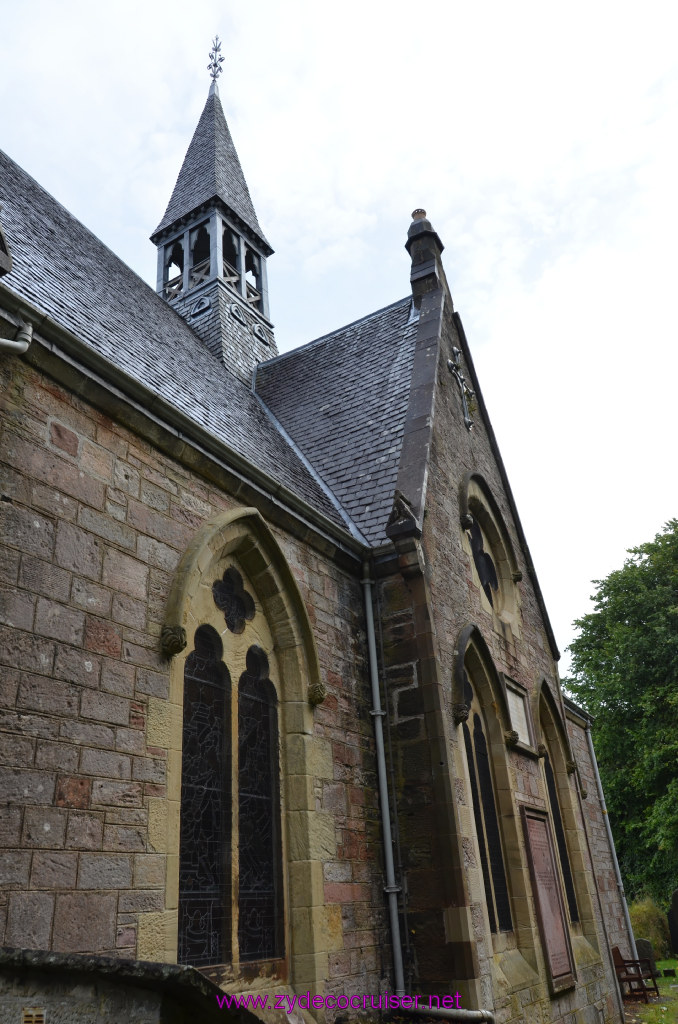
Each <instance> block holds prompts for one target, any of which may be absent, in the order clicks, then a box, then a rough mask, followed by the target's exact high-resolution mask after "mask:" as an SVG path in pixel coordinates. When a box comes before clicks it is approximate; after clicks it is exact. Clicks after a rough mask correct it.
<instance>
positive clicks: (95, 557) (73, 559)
mask: <svg viewBox="0 0 678 1024" xmlns="http://www.w3.org/2000/svg"><path fill="white" fill-rule="evenodd" d="M102 551H103V545H102V543H101V541H100V540H99V539H98V538H97V537H93V536H92V535H91V533H86V532H85V531H84V530H81V529H80V528H79V527H77V526H72V525H71V524H70V523H65V522H61V523H59V526H58V528H57V534H56V548H55V555H56V560H57V562H58V563H59V565H61V566H63V567H64V569H69V570H72V571H73V572H76V573H78V574H79V575H81V576H87V577H88V578H89V579H94V580H96V579H99V578H100V577H101V558H102Z"/></svg>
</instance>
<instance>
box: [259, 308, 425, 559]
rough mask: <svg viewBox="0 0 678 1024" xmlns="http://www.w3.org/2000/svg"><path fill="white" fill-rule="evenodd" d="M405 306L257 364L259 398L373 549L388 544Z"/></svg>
mask: <svg viewBox="0 0 678 1024" xmlns="http://www.w3.org/2000/svg"><path fill="white" fill-rule="evenodd" d="M411 308H412V300H411V299H410V298H407V299H402V300H401V301H400V302H396V303H394V305H392V306H387V307H386V308H385V309H381V310H379V311H378V312H376V313H372V314H371V315H370V316H366V317H365V318H364V319H362V320H358V321H356V322H355V323H352V324H349V326H348V327H342V328H341V329H340V330H338V331H334V332H333V333H332V334H328V335H326V336H325V337H323V338H318V339H317V340H316V341H313V342H311V343H310V344H309V345H306V346H304V347H303V348H299V349H294V350H293V351H292V352H286V353H284V354H283V355H281V356H278V357H277V358H276V359H272V360H269V361H268V362H265V363H260V364H259V366H258V368H257V376H256V391H257V394H258V395H260V397H261V398H262V399H263V401H264V402H266V404H267V406H268V407H269V408H270V410H271V412H272V413H273V415H274V416H275V417H276V419H277V420H278V421H279V422H280V424H281V425H282V427H283V428H284V429H285V431H286V432H287V433H288V434H289V435H290V437H291V438H292V439H293V441H294V442H295V444H296V445H297V446H298V447H299V449H300V450H301V452H302V453H303V454H304V455H305V456H306V458H307V459H308V460H309V462H310V463H311V464H312V465H313V468H314V469H315V470H316V471H317V472H318V474H319V475H320V477H321V478H322V479H323V480H324V481H325V483H326V484H327V485H328V486H329V487H330V489H331V490H332V492H333V493H334V494H335V495H336V497H337V498H338V499H339V501H340V502H341V504H342V507H343V508H344V509H345V510H346V511H347V512H348V514H349V515H350V517H351V519H352V520H353V522H354V523H355V524H356V525H357V526H358V528H359V529H360V531H361V532H362V533H363V535H364V536H365V537H366V539H367V540H368V541H369V542H370V543H371V544H380V543H383V542H384V541H386V539H387V538H386V534H385V532H384V529H385V526H386V523H387V521H388V517H389V514H390V512H391V507H392V504H393V496H394V491H395V486H396V478H397V475H398V461H399V458H400V449H401V447H402V438H403V427H404V423H405V414H406V412H407V404H408V399H409V394H410V380H411V377H412V361H413V355H414V343H415V334H416V329H417V320H416V319H414V318H412V317H411Z"/></svg>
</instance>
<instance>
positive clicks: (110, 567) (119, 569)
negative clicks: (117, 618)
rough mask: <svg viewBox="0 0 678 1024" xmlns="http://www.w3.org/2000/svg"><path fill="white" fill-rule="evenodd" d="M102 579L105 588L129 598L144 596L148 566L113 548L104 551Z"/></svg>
mask: <svg viewBox="0 0 678 1024" xmlns="http://www.w3.org/2000/svg"><path fill="white" fill-rule="evenodd" d="M102 578H103V582H104V583H105V584H106V586H108V587H112V588H113V589H114V590H117V591H120V592H122V593H123V594H128V595H129V596H130V597H136V598H144V597H145V596H146V587H147V584H148V566H146V565H144V563H143V562H140V561H139V560H138V559H136V558H132V557H130V556H129V555H125V554H123V553H122V552H121V551H117V550H116V549H115V548H108V549H107V550H106V553H105V555H104V568H103V577H102Z"/></svg>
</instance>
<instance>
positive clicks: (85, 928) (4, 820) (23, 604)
mask: <svg viewBox="0 0 678 1024" xmlns="http://www.w3.org/2000/svg"><path fill="white" fill-rule="evenodd" d="M0 374H2V381H1V382H0V383H1V385H2V395H3V398H2V413H3V418H2V435H1V436H0V459H1V460H2V461H1V463H0V482H1V486H0V492H1V494H2V501H1V502H0V518H1V521H2V525H1V526H0V538H1V541H2V543H1V544H0V582H1V584H2V591H1V593H0V623H1V625H0V665H2V669H1V673H0V687H1V696H2V711H1V712H0V730H1V731H2V742H1V743H0V753H1V755H2V760H3V762H4V767H2V769H0V772H1V788H2V792H3V794H5V801H6V802H5V803H4V804H3V806H2V808H0V844H1V852H0V865H1V868H0V874H1V876H2V878H3V880H4V881H3V889H2V893H1V894H0V900H1V901H2V902H1V903H0V943H2V942H4V944H5V945H12V946H19V947H27V948H33V949H53V950H57V951H60V952H65V953H67V952H81V953H103V954H107V955H109V956H115V957H126V958H134V957H140V958H146V959H165V960H171V959H172V957H173V956H175V955H176V947H172V945H171V942H169V943H168V936H170V937H171V935H172V930H171V928H169V929H168V926H167V919H168V918H169V919H172V918H174V919H175V918H176V891H177V880H176V875H175V874H172V871H170V873H169V874H168V865H170V859H169V858H170V857H171V856H174V857H175V860H176V854H177V844H178V836H177V835H176V834H173V835H168V834H167V832H166V831H163V828H162V827H161V828H158V821H160V820H162V818H163V810H162V808H163V807H164V806H166V805H167V802H168V792H167V788H166V787H167V780H168V759H171V757H172V756H175V755H176V753H177V749H176V748H177V744H176V742H175V743H174V750H173V746H172V743H171V742H170V741H169V740H167V741H165V742H153V740H152V738H149V731H148V719H149V709H151V708H152V707H155V708H156V709H157V707H158V706H159V705H162V704H163V702H167V701H168V697H169V692H170V674H171V670H170V663H168V661H167V660H166V659H164V658H163V657H162V656H161V654H160V649H159V638H160V632H161V628H162V625H163V623H164V616H165V610H166V603H167V599H168V595H169V592H170V589H171V586H172V582H173V579H174V573H175V570H176V567H177V565H178V563H179V560H180V558H181V556H182V554H183V552H184V551H185V549H186V547H187V545H188V544H189V542H190V541H191V539H192V538H193V537H194V536H195V535H196V532H197V531H198V530H199V529H200V527H201V526H202V525H203V524H204V523H205V521H207V520H208V519H210V517H213V516H214V515H216V514H217V513H219V512H222V511H224V510H227V509H229V508H234V507H235V506H236V502H235V501H234V500H232V499H231V498H229V497H228V495H226V494H224V493H223V492H222V491H221V490H220V488H219V487H218V486H217V485H215V484H214V483H212V482H210V481H209V480H206V479H203V478H201V477H199V476H197V475H196V473H195V472H193V471H192V470H190V469H187V468H186V467H185V466H184V465H182V464H180V463H178V462H176V461H173V460H171V459H169V458H167V457H165V456H164V455H162V454H160V453H158V451H157V450H156V449H154V447H153V446H152V445H151V444H150V443H148V442H147V441H145V440H144V439H142V438H140V437H138V436H136V435H135V434H133V433H131V432H130V431H129V430H127V429H126V428H125V427H124V425H122V424H121V423H116V422H114V421H112V420H111V419H110V418H107V417H106V416H104V415H103V414H101V413H99V412H97V410H96V409H94V408H93V407H92V406H90V405H89V404H88V403H87V402H86V401H85V400H84V399H82V398H80V397H77V396H74V395H72V394H70V393H69V392H67V391H66V390H65V389H64V388H62V387H61V386H59V385H57V384H55V383H53V382H52V381H51V380H50V379H49V378H47V377H44V376H42V375H41V374H40V373H39V372H38V371H37V370H35V369H32V368H30V367H29V366H27V365H26V364H25V363H24V362H23V361H20V360H18V359H6V360H3V362H2V363H0ZM123 412H124V410H123ZM121 414H122V413H121ZM273 533H274V535H275V537H276V539H277V542H278V543H279V545H280V546H281V548H282V550H283V552H284V554H285V556H286V558H287V561H288V564H289V566H290V567H291V570H292V573H293V574H294V576H295V578H296V581H297V584H298V587H299V589H300V592H301V596H302V598H303V602H304V604H305V606H306V609H307V612H308V616H309V618H310V621H311V623H312V627H313V633H314V636H315V642H316V646H317V653H318V658H319V664H320V673H321V678H322V681H323V683H324V685H325V687H326V690H327V697H326V699H325V702H324V703H323V704H321V705H319V706H318V707H317V708H316V710H315V711H314V712H312V716H311V726H310V729H311V736H310V737H309V742H310V743H311V745H312V746H313V744H315V745H316V747H317V752H318V755H317V756H314V757H313V764H314V766H315V767H314V771H315V774H313V776H312V777H309V782H308V787H309V788H308V791H307V792H305V795H304V799H305V800H307V801H308V804H309V811H310V810H315V809H317V810H319V811H322V812H323V813H324V814H325V815H327V816H328V820H329V821H330V823H331V827H330V832H329V835H328V837H327V842H326V844H325V847H324V848H323V856H322V857H319V856H318V857H317V859H316V860H315V861H314V862H313V863H311V862H309V864H308V865H307V867H308V870H307V876H306V880H305V882H304V885H303V886H302V887H301V888H302V889H304V891H305V895H304V897H303V898H304V899H305V900H306V901H307V911H306V914H307V917H314V915H315V917H319V916H320V917H322V921H323V922H324V925H327V927H326V928H325V933H324V934H325V940H324V941H325V945H324V947H323V946H321V947H320V948H319V949H317V950H316V951H315V952H314V953H307V954H306V959H305V960H303V961H302V960H299V961H298V965H299V969H300V971H301V965H302V964H304V965H305V968H304V969H305V976H303V977H302V976H301V975H300V976H299V977H298V978H295V979H294V980H295V983H296V982H298V983H299V984H302V985H304V986H306V984H307V983H310V982H311V980H312V979H315V981H316V982H317V983H318V984H320V983H321V982H322V981H323V979H327V985H328V986H329V988H331V989H333V990H336V991H343V992H351V991H359V992H369V991H377V990H378V987H379V984H380V979H381V978H382V977H383V974H384V971H385V970H386V969H387V964H384V963H383V955H382V939H383V896H382V893H381V884H382V881H381V861H380V853H379V835H378V828H377V809H376V797H375V795H374V794H375V792H376V787H375V785H374V772H375V766H374V754H373V742H372V723H371V719H370V716H369V713H368V684H367V677H366V665H365V654H364V623H363V616H362V598H361V588H360V584H359V581H358V578H357V576H354V575H351V574H350V573H348V572H347V571H345V570H343V569H340V568H339V567H338V566H337V565H336V564H334V563H333V562H332V561H331V560H330V559H329V558H328V557H327V556H325V555H323V554H322V553H320V552H319V551H318V550H315V549H314V548H312V547H310V546H308V545H306V544H303V543H301V542H300V541H299V540H297V539H296V538H295V537H293V536H292V535H290V534H287V533H285V532H284V531H282V530H281V529H278V528H275V527H273ZM210 582H211V581H210ZM179 745H180V744H179ZM284 756H288V754H287V753H285V755H284ZM170 770H171V766H170ZM294 799H297V797H295V796H294V795H293V794H292V793H291V791H289V790H288V791H286V792H285V795H284V797H283V800H284V801H286V802H287V804H288V806H291V803H292V801H293V800H294ZM326 907H330V908H331V907H334V908H335V910H336V913H333V912H332V913H328V912H327V911H326V909H325V908H326ZM328 922H332V927H331V928H330V927H329V925H328ZM288 925H289V922H288ZM328 929H329V932H330V934H329V935H328V934H327V932H328ZM321 932H322V928H321ZM293 947H294V940H293V941H292V949H293ZM288 948H290V947H289V939H288ZM301 974H304V971H301ZM285 980H286V979H285V978H279V979H278V982H279V983H284V982H285Z"/></svg>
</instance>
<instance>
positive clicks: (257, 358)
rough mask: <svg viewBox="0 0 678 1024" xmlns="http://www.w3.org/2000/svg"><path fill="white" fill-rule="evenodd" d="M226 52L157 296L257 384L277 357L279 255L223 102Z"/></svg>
mask: <svg viewBox="0 0 678 1024" xmlns="http://www.w3.org/2000/svg"><path fill="white" fill-rule="evenodd" d="M220 51H221V43H220V42H219V37H218V36H217V37H216V38H215V40H214V42H213V44H212V50H211V51H210V63H209V65H208V69H209V72H210V76H211V78H212V84H211V86H210V91H209V95H208V97H207V102H206V103H205V107H204V109H203V112H202V115H201V117H200V121H199V122H198V127H197V128H196V130H195V132H194V135H193V138H192V140H191V143H190V145H189V147H188V151H187V153H186V156H185V157H184V162H183V164H182V166H181V170H180V171H179V177H178V178H177V183H176V185H175V186H174V191H173V192H172V196H171V198H170V201H169V204H168V206H167V209H166V210H165V215H164V217H163V218H162V220H161V221H160V224H159V225H158V227H157V228H156V229H155V231H154V232H153V234H152V235H151V241H152V242H153V243H154V244H155V245H156V246H157V248H158V278H157V291H158V293H159V294H160V295H162V296H163V298H164V299H166V300H167V302H169V303H170V305H172V306H173V307H174V309H176V311H177V313H179V314H180V315H181V316H183V318H184V319H185V320H186V321H187V322H188V323H189V324H190V326H191V327H192V328H193V330H194V331H195V332H196V334H197V335H198V336H199V337H200V338H201V339H202V340H203V341H204V343H205V344H206V345H207V347H208V348H209V349H210V351H211V352H213V353H214V355H215V356H217V357H218V358H219V359H221V361H222V362H223V363H224V365H225V366H226V367H227V368H228V369H229V370H231V372H232V373H234V374H235V375H236V376H238V377H240V378H241V379H242V380H243V381H245V382H246V383H247V384H250V383H251V380H252V372H253V370H254V368H255V366H256V365H257V363H259V362H262V361H263V360H265V359H271V358H272V357H273V356H276V355H277V354H278V350H277V347H276V343H275V338H274V335H273V325H272V324H271V322H270V319H269V309H268V286H267V278H266V260H267V258H268V257H269V256H270V255H271V254H272V253H273V249H272V248H271V246H270V245H269V243H268V242H267V240H266V238H265V236H264V234H263V232H262V230H261V228H260V227H259V221H258V220H257V215H256V213H255V210H254V206H253V204H252V200H251V198H250V193H249V189H248V188H247V182H246V181H245V176H244V174H243V172H242V167H241V166H240V160H239V159H238V154H237V153H236V150H235V146H234V145H233V139H232V138H231V133H230V131H229V128H228V124H227V123H226V118H225V117H224V111H223V109H222V106H221V100H220V99H219V90H218V88H217V78H218V76H219V75H220V74H221V70H222V68H221V65H222V63H223V60H224V58H223V57H222V56H221V53H220Z"/></svg>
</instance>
